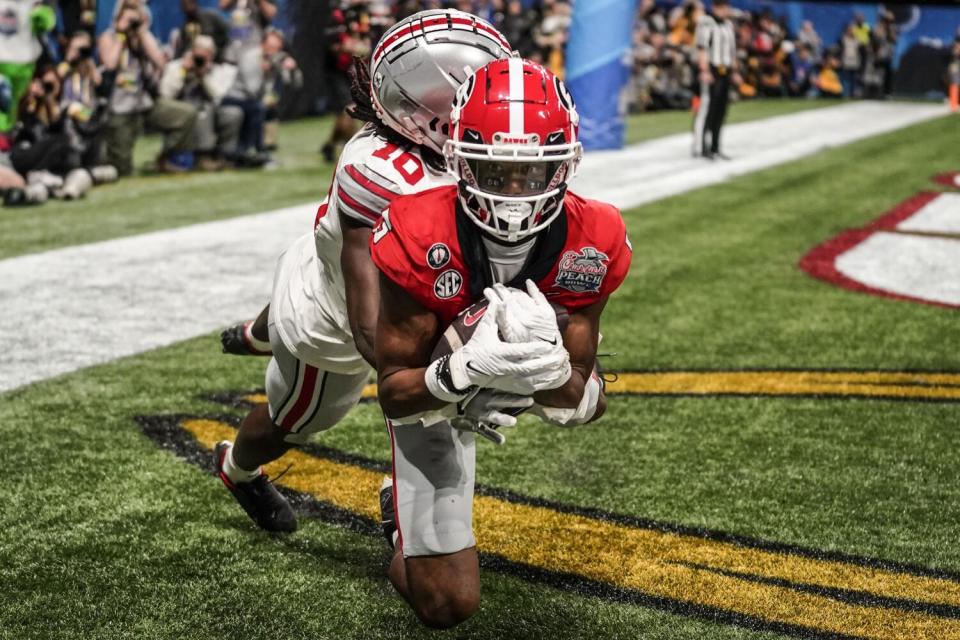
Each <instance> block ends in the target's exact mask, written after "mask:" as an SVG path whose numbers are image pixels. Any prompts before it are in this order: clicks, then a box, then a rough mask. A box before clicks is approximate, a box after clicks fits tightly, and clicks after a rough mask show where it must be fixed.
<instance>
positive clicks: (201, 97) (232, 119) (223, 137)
mask: <svg viewBox="0 0 960 640" xmlns="http://www.w3.org/2000/svg"><path fill="white" fill-rule="evenodd" d="M216 55H217V50H216V45H214V43H213V38H211V37H210V36H204V35H200V36H197V37H196V39H195V40H194V44H193V48H192V49H191V50H190V51H188V52H187V53H186V54H185V55H184V56H183V57H182V58H179V59H177V60H174V61H172V62H171V63H170V64H168V65H167V67H166V68H165V69H164V72H163V79H162V80H161V82H160V95H162V96H163V97H164V98H168V99H171V100H173V99H178V100H182V101H184V102H188V103H190V104H192V105H194V106H195V107H196V109H197V122H196V125H195V126H194V128H193V140H194V147H195V148H196V154H197V165H198V166H199V168H201V169H203V170H205V171H215V170H219V169H222V168H223V160H224V158H225V157H227V156H228V155H229V154H232V152H233V151H234V149H235V148H236V146H237V136H238V135H239V134H240V127H241V125H242V124H243V109H241V108H240V107H237V106H234V105H224V104H221V102H222V101H223V97H224V96H225V95H226V94H227V91H229V90H230V87H231V86H232V85H233V82H234V79H235V78H236V74H237V70H236V67H233V66H232V65H224V64H217V63H216Z"/></svg>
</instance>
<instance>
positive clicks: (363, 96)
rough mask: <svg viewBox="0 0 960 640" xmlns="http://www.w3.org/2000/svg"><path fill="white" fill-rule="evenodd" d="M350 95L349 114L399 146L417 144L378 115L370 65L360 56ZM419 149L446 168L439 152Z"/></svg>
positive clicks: (352, 67) (427, 158) (353, 69)
mask: <svg viewBox="0 0 960 640" xmlns="http://www.w3.org/2000/svg"><path fill="white" fill-rule="evenodd" d="M350 97H351V98H352V99H353V104H352V105H350V106H348V107H347V115H348V116H350V117H351V118H353V119H354V120H359V121H361V122H369V123H371V124H373V126H374V127H375V128H376V131H377V135H379V136H381V137H383V138H386V139H387V140H389V141H390V142H391V143H393V144H395V145H397V146H399V147H410V146H417V145H415V143H414V142H413V141H411V140H409V139H408V138H405V137H404V136H403V135H401V134H400V133H397V132H396V131H394V130H393V129H391V128H390V127H389V126H387V125H386V124H385V123H384V122H383V120H381V119H380V116H379V115H377V108H376V107H374V106H373V99H372V98H371V97H370V65H369V64H367V61H366V60H364V59H363V58H360V57H358V56H354V57H353V64H351V65H350ZM419 150H420V154H421V155H422V156H423V159H424V160H425V161H426V162H427V163H428V164H430V165H431V166H432V167H434V168H435V169H439V170H441V171H442V170H443V169H444V167H445V166H446V161H445V160H444V159H443V157H442V156H441V155H440V154H439V153H437V152H436V151H434V150H433V149H431V148H429V147H426V146H424V145H419Z"/></svg>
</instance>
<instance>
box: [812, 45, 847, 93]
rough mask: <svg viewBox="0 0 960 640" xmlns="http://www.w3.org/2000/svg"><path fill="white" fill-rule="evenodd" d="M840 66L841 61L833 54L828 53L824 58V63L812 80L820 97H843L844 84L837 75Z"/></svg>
mask: <svg viewBox="0 0 960 640" xmlns="http://www.w3.org/2000/svg"><path fill="white" fill-rule="evenodd" d="M839 66H840V61H839V60H837V58H836V56H834V55H833V54H831V53H828V54H827V55H825V56H824V57H823V63H822V64H821V65H820V69H819V70H818V71H817V73H816V75H815V76H814V77H813V79H812V83H813V85H814V86H815V87H816V88H817V92H818V95H819V96H820V97H822V98H842V97H843V84H842V83H841V81H840V76H839V75H838V74H837V68H838V67H839Z"/></svg>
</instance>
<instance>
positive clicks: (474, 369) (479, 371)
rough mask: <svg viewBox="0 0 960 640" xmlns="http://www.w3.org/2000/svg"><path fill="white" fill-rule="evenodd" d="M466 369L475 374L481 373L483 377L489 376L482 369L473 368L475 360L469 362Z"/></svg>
mask: <svg viewBox="0 0 960 640" xmlns="http://www.w3.org/2000/svg"><path fill="white" fill-rule="evenodd" d="M466 367H467V369H470V371H473V372H474V373H479V374H480V375H482V376H485V375H487V374H486V372H484V371H481V370H480V369H477V368H476V367H475V366H473V360H467V364H466Z"/></svg>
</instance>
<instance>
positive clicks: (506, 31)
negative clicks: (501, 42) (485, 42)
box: [495, 0, 537, 58]
mask: <svg viewBox="0 0 960 640" xmlns="http://www.w3.org/2000/svg"><path fill="white" fill-rule="evenodd" d="M535 20H536V16H535V15H532V14H531V13H530V12H528V11H527V10H525V9H524V8H523V3H522V2H520V0H507V11H506V13H505V15H504V16H503V23H502V24H500V25H495V26H497V27H498V28H499V29H500V33H502V34H503V37H505V38H506V39H507V42H509V43H510V44H511V45H512V46H513V48H514V49H515V50H516V51H519V52H520V55H521V56H522V57H524V58H529V57H530V56H531V55H533V53H534V52H535V51H536V49H537V45H536V43H535V42H534V41H533V25H534V24H535Z"/></svg>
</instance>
